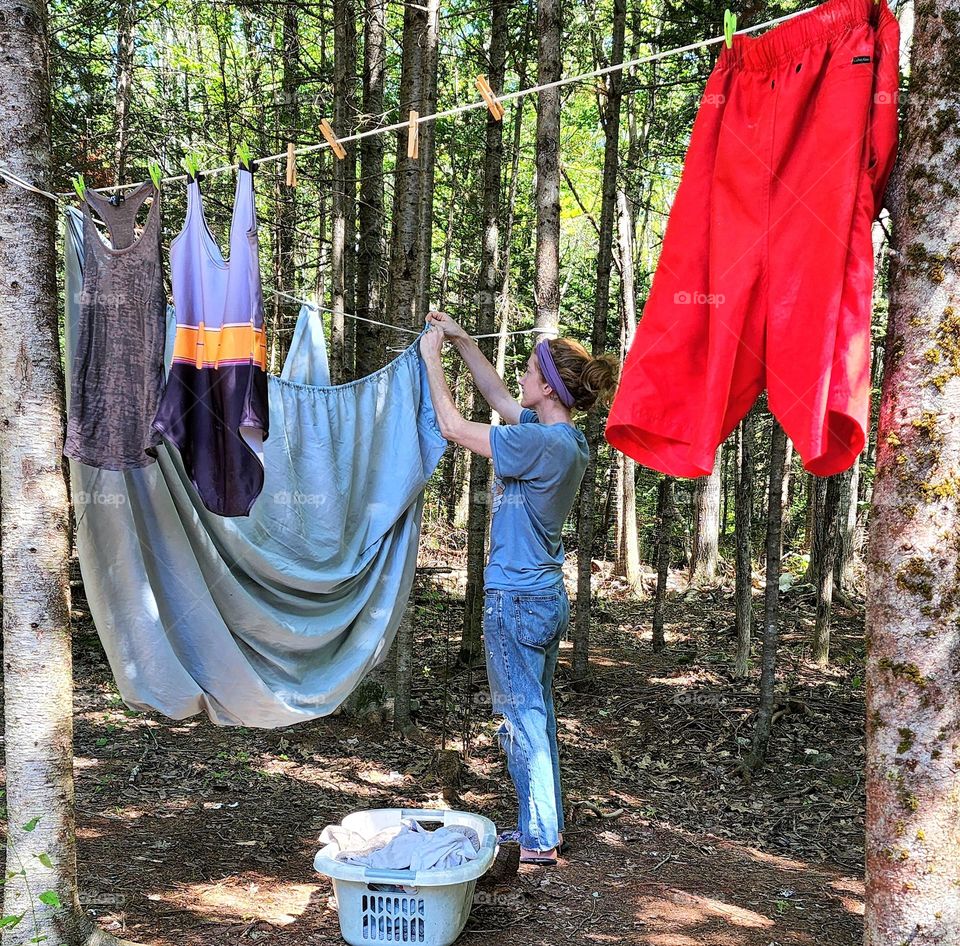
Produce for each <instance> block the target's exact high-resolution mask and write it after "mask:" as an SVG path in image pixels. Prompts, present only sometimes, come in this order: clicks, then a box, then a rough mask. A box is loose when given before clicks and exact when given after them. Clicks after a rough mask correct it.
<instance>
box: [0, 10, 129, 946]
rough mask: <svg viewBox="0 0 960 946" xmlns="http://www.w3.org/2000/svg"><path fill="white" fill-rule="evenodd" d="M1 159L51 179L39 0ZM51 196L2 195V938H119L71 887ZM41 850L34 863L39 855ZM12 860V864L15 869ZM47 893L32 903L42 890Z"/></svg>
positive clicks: (15, 58) (72, 829)
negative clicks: (98, 922) (104, 929)
mask: <svg viewBox="0 0 960 946" xmlns="http://www.w3.org/2000/svg"><path fill="white" fill-rule="evenodd" d="M0 24H2V28H0V89H2V90H3V95H4V96H5V101H6V106H7V107H5V108H3V109H2V110H0V164H2V166H3V167H5V168H6V169H8V170H9V171H10V172H11V173H13V174H16V175H18V176H19V177H21V178H23V179H25V180H28V181H34V182H36V183H37V184H38V185H39V186H41V187H44V188H47V189H49V188H50V187H51V186H52V185H51V180H50V178H51V174H50V172H51V164H52V161H51V154H50V111H49V107H50V79H49V74H48V72H47V63H48V47H47V35H48V33H47V19H46V5H45V4H43V3H38V2H36V0H16V2H10V0H0ZM55 213H56V205H55V204H54V203H53V202H52V201H50V200H49V199H48V198H46V197H41V196H40V195H38V194H33V193H29V192H27V191H25V190H22V189H21V188H18V187H12V186H7V187H4V188H3V200H2V201H0V232H2V233H3V234H4V239H3V240H0V265H2V267H3V273H4V278H3V279H2V280H0V546H2V548H3V689H4V717H5V719H4V725H5V738H4V753H5V766H6V809H7V810H6V821H7V859H6V863H7V868H6V869H7V876H6V882H5V884H4V888H3V890H4V894H3V895H4V904H3V906H4V909H3V913H4V916H5V917H15V916H20V915H23V918H22V919H21V920H20V921H19V922H18V923H16V924H12V922H11V921H7V922H8V924H9V925H7V926H6V927H5V928H4V930H3V936H2V942H3V943H4V944H5V946H14V944H20V943H25V942H27V941H28V940H29V941H34V942H36V941H37V939H39V938H41V937H42V938H44V939H45V940H46V941H47V942H49V943H51V944H56V946H79V944H84V943H94V942H100V943H117V942H118V941H117V940H116V939H115V938H114V937H112V936H108V935H107V934H103V933H100V931H99V930H97V929H96V928H95V927H94V926H93V924H92V923H91V921H90V919H89V918H88V917H87V916H86V914H85V913H84V912H83V910H82V909H81V907H80V902H79V897H78V892H77V851H76V825H75V821H74V782H73V664H72V658H71V650H70V601H69V594H70V592H69V559H70V520H69V513H68V501H67V486H66V480H65V478H64V460H63V457H62V450H63V425H64V380H63V374H62V370H61V365H60V342H59V330H58V321H59V320H58V318H57V288H56V271H57V255H56V253H55V251H54V234H55V232H56V227H55V220H54V215H55ZM41 857H43V858H44V860H46V859H47V858H49V864H50V865H51V866H50V867H45V866H44V864H43V863H42V862H41V860H40V858H41ZM20 871H23V874H22V875H21V874H20V873H19V872H20ZM41 894H46V896H45V898H44V899H45V900H49V901H50V903H43V902H41V901H40V900H39V897H40V895H41Z"/></svg>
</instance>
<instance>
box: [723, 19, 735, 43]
mask: <svg viewBox="0 0 960 946" xmlns="http://www.w3.org/2000/svg"><path fill="white" fill-rule="evenodd" d="M736 31H737V14H736V13H731V12H730V11H729V10H724V11H723V38H724V41H725V42H726V44H727V49H732V48H733V34H734V33H736Z"/></svg>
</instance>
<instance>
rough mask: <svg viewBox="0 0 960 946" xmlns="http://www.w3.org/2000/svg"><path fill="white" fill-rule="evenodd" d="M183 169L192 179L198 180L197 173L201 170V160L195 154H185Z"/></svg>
mask: <svg viewBox="0 0 960 946" xmlns="http://www.w3.org/2000/svg"><path fill="white" fill-rule="evenodd" d="M183 169H184V170H185V171H186V172H187V174H188V175H189V176H190V177H192V178H193V179H194V180H196V179H197V172H198V171H199V170H200V158H199V157H198V156H197V155H196V154H194V153H193V152H190V153H189V154H185V155H184V156H183Z"/></svg>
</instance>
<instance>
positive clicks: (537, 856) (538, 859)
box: [520, 847, 557, 867]
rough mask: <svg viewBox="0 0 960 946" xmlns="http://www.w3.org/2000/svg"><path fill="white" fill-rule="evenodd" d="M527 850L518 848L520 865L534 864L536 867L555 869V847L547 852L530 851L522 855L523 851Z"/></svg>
mask: <svg viewBox="0 0 960 946" xmlns="http://www.w3.org/2000/svg"><path fill="white" fill-rule="evenodd" d="M527 850H529V849H528V848H525V847H521V848H520V863H521V864H535V865H536V866H537V867H555V866H556V864H557V856H556V855H557V849H556V848H555V847H553V848H550V850H549V851H530V852H529V853H528V854H526V855H524V853H523V852H524V851H527Z"/></svg>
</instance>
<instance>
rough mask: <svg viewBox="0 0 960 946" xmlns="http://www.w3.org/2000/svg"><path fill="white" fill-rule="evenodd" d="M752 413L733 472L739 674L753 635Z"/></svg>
mask: <svg viewBox="0 0 960 946" xmlns="http://www.w3.org/2000/svg"><path fill="white" fill-rule="evenodd" d="M753 416H754V415H753V411H750V412H749V413H748V414H747V416H746V417H744V419H743V420H742V421H741V422H740V427H739V429H738V432H737V464H736V469H735V473H734V480H735V487H734V489H735V494H734V499H733V504H734V508H733V514H734V531H735V533H736V543H737V557H736V590H735V592H734V597H735V599H736V622H737V653H736V657H735V658H734V664H733V673H734V676H737V677H745V676H747V674H748V673H749V671H750V638H751V634H752V631H753V545H752V542H751V534H752V530H753V521H752V520H753Z"/></svg>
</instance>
